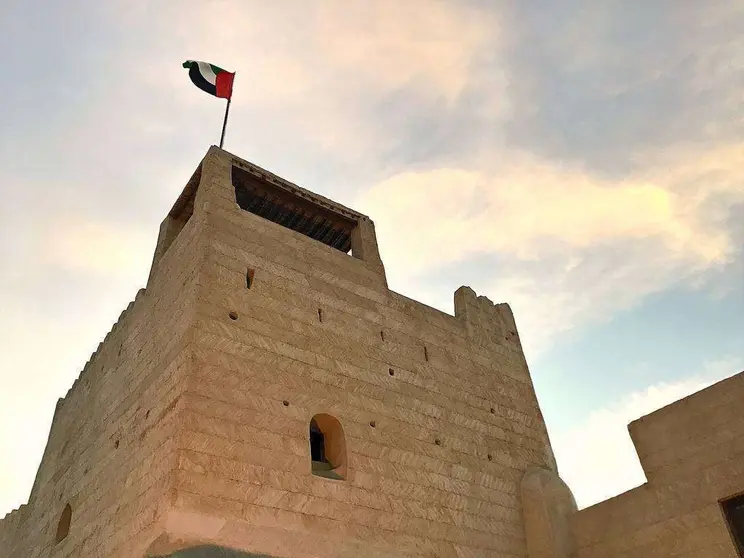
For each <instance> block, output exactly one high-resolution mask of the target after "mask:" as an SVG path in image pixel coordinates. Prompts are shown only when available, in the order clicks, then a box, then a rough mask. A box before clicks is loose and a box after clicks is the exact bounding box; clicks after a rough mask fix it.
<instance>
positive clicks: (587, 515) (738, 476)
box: [574, 373, 744, 558]
mask: <svg viewBox="0 0 744 558" xmlns="http://www.w3.org/2000/svg"><path fill="white" fill-rule="evenodd" d="M743 401H744V373H741V374H738V375H737V376H734V377H732V378H729V379H727V380H724V381H722V382H720V383H718V384H715V385H713V386H711V387H709V388H707V389H705V390H703V391H701V392H699V393H696V394H694V395H692V396H690V397H687V398H686V399H683V400H681V401H678V402H676V403H674V404H672V405H669V406H668V407H665V408H663V409H661V410H659V411H657V412H655V413H652V414H650V415H648V416H645V417H643V418H641V419H639V420H637V421H635V422H634V423H632V424H631V425H630V433H631V437H632V439H633V442H634V443H635V445H636V448H637V450H638V454H639V457H640V459H641V464H642V465H643V468H644V470H645V472H646V476H647V479H648V483H646V484H644V485H643V486H641V487H639V488H636V489H634V490H631V491H629V492H626V493H624V494H621V495H620V496H617V497H616V498H612V499H610V500H607V501H605V502H602V503H600V504H597V505H595V506H592V507H590V508H587V509H585V510H582V511H580V512H579V513H578V514H577V516H576V518H575V519H576V520H575V523H574V527H575V533H576V536H577V542H578V545H579V548H580V552H579V557H580V558H621V557H622V558H625V557H633V558H637V557H639V556H643V557H644V558H666V557H671V556H674V557H679V558H736V557H737V552H736V550H735V548H734V545H733V542H732V540H731V536H730V534H729V532H728V528H727V526H726V523H725V520H724V516H723V513H722V511H721V507H720V505H719V501H720V500H722V499H725V498H729V497H731V496H735V495H737V494H740V493H744V413H742V409H743V408H744V407H743V406H742V402H743Z"/></svg>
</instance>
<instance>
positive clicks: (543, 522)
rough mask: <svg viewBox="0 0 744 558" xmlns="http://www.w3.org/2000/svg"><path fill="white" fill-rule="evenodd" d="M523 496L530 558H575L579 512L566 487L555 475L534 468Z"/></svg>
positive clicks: (522, 488) (525, 478)
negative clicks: (575, 530)
mask: <svg viewBox="0 0 744 558" xmlns="http://www.w3.org/2000/svg"><path fill="white" fill-rule="evenodd" d="M520 496H521V500H522V517H523V519H524V526H525V536H526V542H527V553H528V556H529V558H575V557H576V556H577V552H578V551H577V545H576V538H575V535H574V532H573V526H572V519H573V517H574V515H575V514H576V512H577V510H578V508H577V506H576V500H575V499H574V497H573V494H572V493H571V489H570V488H569V487H568V486H567V485H566V483H565V482H563V480H562V479H561V478H560V477H559V476H558V474H556V473H554V472H553V471H548V470H547V469H542V468H539V467H531V468H530V469H527V471H525V474H524V476H523V477H522V482H521V484H520Z"/></svg>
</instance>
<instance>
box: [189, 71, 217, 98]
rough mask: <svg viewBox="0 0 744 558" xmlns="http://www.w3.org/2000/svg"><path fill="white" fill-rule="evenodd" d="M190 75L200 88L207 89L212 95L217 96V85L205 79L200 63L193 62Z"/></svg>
mask: <svg viewBox="0 0 744 558" xmlns="http://www.w3.org/2000/svg"><path fill="white" fill-rule="evenodd" d="M189 77H190V78H191V81H192V82H193V83H194V85H196V86H197V87H198V88H199V89H201V90H202V91H206V92H207V93H209V94H210V95H214V96H215V97H216V96H217V86H216V85H212V84H211V83H209V82H208V81H207V80H206V79H204V76H202V75H201V72H200V71H199V64H196V63H193V64H191V67H190V68H189Z"/></svg>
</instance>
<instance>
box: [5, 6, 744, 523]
mask: <svg viewBox="0 0 744 558" xmlns="http://www.w3.org/2000/svg"><path fill="white" fill-rule="evenodd" d="M742 29H744V3H742V2H741V1H740V0H735V1H731V0H709V1H707V2H705V3H702V2H699V1H698V0H674V1H671V0H654V1H653V2H648V1H647V0H625V1H623V2H619V1H609V0H604V1H603V0H591V1H590V0H563V1H562V2H555V1H550V0H534V1H532V2H506V1H499V0H488V1H486V0H459V1H455V0H450V1H439V0H406V2H399V1H398V0H375V2H366V1H362V0H346V1H342V0H318V1H316V2H312V3H310V2H304V1H300V0H296V1H295V0H284V1H281V2H273V3H268V2H262V1H258V0H242V1H227V0H225V1H217V0H213V1H204V0H203V1H196V0H179V1H178V2H176V1H174V0H160V1H158V2H157V3H156V2H146V1H143V0H126V2H125V1H124V0H111V1H109V2H93V1H92V0H69V1H68V2H64V3H60V2H56V3H55V2H52V3H50V2H42V1H41V0H24V1H21V0H0V52H2V53H3V76H4V78H3V79H4V82H3V87H2V91H3V97H2V103H0V194H2V203H0V262H2V265H1V267H0V516H2V515H3V514H4V513H6V512H8V511H10V510H11V509H13V508H15V507H17V506H18V505H20V504H22V503H25V502H26V500H27V498H28V494H29V491H30V488H31V484H32V483H33V479H34V475H35V472H36V469H37V467H38V463H39V460H40V459H41V455H42V453H43V450H44V446H45V444H46V439H47V435H48V432H49V426H50V422H51V419H52V415H53V412H54V407H55V404H56V401H57V399H58V398H59V397H62V396H64V394H65V393H66V391H67V389H68V388H69V387H70V386H71V384H72V382H73V380H74V379H75V378H76V377H77V375H78V374H79V372H80V370H81V369H82V367H83V365H84V364H85V362H86V361H87V359H88V358H89V356H90V354H91V352H92V351H94V350H95V348H96V347H97V345H98V343H99V342H100V341H101V340H102V339H103V337H104V335H105V334H106V332H107V331H108V330H109V329H110V327H111V325H112V324H113V323H114V321H115V320H116V319H117V317H118V316H119V313H120V312H121V310H123V309H124V308H125V307H126V305H127V303H128V302H129V301H130V300H131V299H132V298H133V297H134V295H135V293H136V291H137V289H139V288H141V287H143V286H144V285H145V283H146V279H147V274H148V271H149V266H150V262H151V258H152V254H153V250H154V247H155V241H156V238H157V232H158V227H159V224H160V222H161V220H162V219H163V217H164V216H165V215H166V213H167V212H168V210H169V209H170V207H171V205H172V204H173V202H174V200H175V199H176V197H177V196H178V194H179V193H180V191H181V190H182V188H183V187H184V185H185V184H186V181H187V180H188V178H189V177H190V176H191V174H192V172H193V170H194V169H195V167H196V165H197V164H198V162H199V161H200V159H201V157H202V156H203V155H204V154H205V152H206V150H207V149H208V148H209V146H210V145H212V144H216V143H218V142H219V133H220V128H221V124H222V117H223V110H224V103H223V101H221V100H218V99H215V98H212V97H210V96H209V95H206V94H205V93H203V92H201V91H199V90H198V89H197V88H195V87H194V86H193V85H192V84H191V82H190V81H189V80H188V76H187V72H186V70H184V69H183V68H182V67H181V63H182V62H183V61H184V60H186V59H196V60H206V61H209V62H212V63H214V64H217V65H219V66H221V67H224V68H227V69H230V70H235V71H237V75H236V79H235V90H234V97H233V103H232V108H231V115H230V123H229V126H228V130H227V137H226V141H225V148H226V149H228V150H229V151H231V152H233V153H235V154H236V155H238V156H240V157H243V158H245V159H248V160H250V161H252V162H254V163H256V164H259V165H260V166H262V167H264V168H267V169H269V170H271V171H272V172H275V173H277V174H279V175H280V176H283V177H285V178H287V179H289V180H291V181H293V182H296V183H299V184H300V185H302V186H304V187H306V188H308V189H310V190H312V191H315V192H317V193H320V194H322V195H325V196H328V197H330V198H332V199H335V200H337V201H339V202H341V203H343V204H345V205H348V206H350V207H352V208H354V209H357V210H359V211H361V212H363V213H365V214H367V215H369V216H370V217H371V218H372V219H373V220H374V221H375V223H376V227H377V234H378V240H379V244H380V250H381V254H382V257H383V260H384V262H385V265H386V269H387V275H388V282H389V284H390V287H391V289H393V290H395V291H397V292H400V293H402V294H405V295H407V296H410V297H412V298H414V299H416V300H419V301H421V302H423V303H426V304H428V305H430V306H434V307H436V308H439V309H441V310H442V311H445V312H448V313H453V293H454V291H455V290H456V289H457V288H458V287H459V286H461V285H469V286H471V287H473V288H474V289H475V290H476V292H477V293H478V294H481V295H486V296H488V297H489V298H490V299H491V300H493V301H495V302H502V301H503V302H509V303H510V304H511V307H512V309H513V311H514V313H515V316H516V321H517V325H518V327H519V331H520V337H521V339H522V342H523V345H524V349H525V352H526V355H527V359H528V362H529V365H530V369H531V372H532V376H533V381H534V384H535V389H536V391H537V395H538V398H539V401H540V404H541V408H542V410H543V413H544V415H545V418H546V421H547V423H548V430H549V433H550V436H551V440H552V443H553V447H554V451H555V453H556V457H557V460H558V466H559V469H560V473H561V476H562V477H563V478H564V479H565V480H566V482H567V483H568V485H569V486H570V487H571V489H572V491H573V493H574V495H575V497H576V500H577V502H578V504H579V507H581V508H583V507H586V506H589V505H591V504H594V503H596V502H599V501H601V500H604V499H606V498H608V497H612V496H614V495H616V494H619V493H621V492H623V491H626V490H629V489H631V488H633V487H634V486H638V485H640V484H641V483H643V482H644V481H645V478H644V476H643V472H642V470H641V468H640V465H639V464H638V460H637V458H636V455H635V452H634V449H633V446H632V443H631V442H630V438H629V436H628V433H627V423H629V422H630V421H631V420H634V419H636V418H638V417H640V416H642V415H644V414H647V413H649V412H651V411H653V410H655V409H657V408H660V407H662V406H664V405H666V404H668V403H671V402H672V401H674V400H676V399H679V398H681V397H684V396H686V395H689V394H691V393H694V392H695V391H698V390H699V389H701V388H703V387H705V386H707V385H710V384H712V383H714V382H716V381H718V380H720V379H723V378H725V377H728V376H731V375H733V374H736V373H738V372H740V371H742V370H744V319H742V317H743V316H744V172H743V169H744V109H743V108H742V107H744V102H743V101H744V93H743V92H744V34H743V33H742V32H741V31H742Z"/></svg>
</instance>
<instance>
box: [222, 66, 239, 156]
mask: <svg viewBox="0 0 744 558" xmlns="http://www.w3.org/2000/svg"><path fill="white" fill-rule="evenodd" d="M236 74H237V72H235V74H233V83H235V75H236ZM230 101H232V89H231V90H230V96H229V97H228V98H227V106H226V107H225V120H224V121H223V122H222V135H221V136H220V149H222V145H223V144H224V143H225V129H226V128H227V116H228V115H229V114H230Z"/></svg>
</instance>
